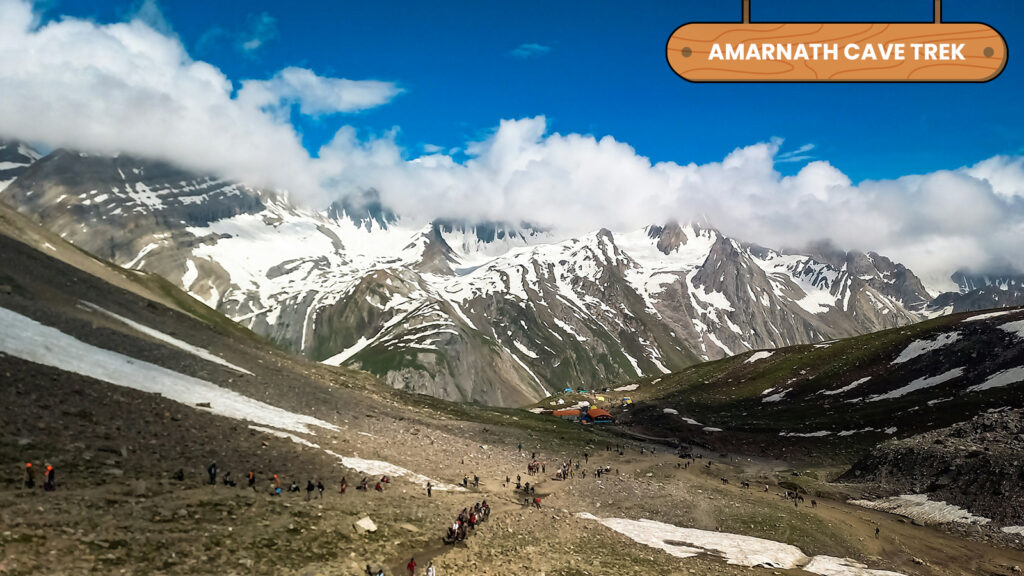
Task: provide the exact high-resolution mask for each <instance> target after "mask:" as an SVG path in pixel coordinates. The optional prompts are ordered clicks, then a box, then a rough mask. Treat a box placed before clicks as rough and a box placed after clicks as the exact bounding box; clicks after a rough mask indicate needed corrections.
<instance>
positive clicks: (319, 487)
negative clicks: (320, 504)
mask: <svg viewBox="0 0 1024 576" xmlns="http://www.w3.org/2000/svg"><path fill="white" fill-rule="evenodd" d="M316 491H317V492H319V493H320V494H319V495H320V499H321V500H323V499H324V483H323V481H321V480H320V479H319V478H317V479H316Z"/></svg>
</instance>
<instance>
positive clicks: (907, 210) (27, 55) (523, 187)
mask: <svg viewBox="0 0 1024 576" xmlns="http://www.w3.org/2000/svg"><path fill="white" fill-rule="evenodd" d="M0 61H2V62H4V65H3V66H0V92H2V94H3V97H2V98H0V135H3V136H8V137H15V138H20V139H24V140H29V141H33V142H45V143H47V144H49V145H52V146H65V147H70V148H77V149H83V150H86V151H90V152H124V153H130V154H136V155H141V156H147V157H155V158H162V159H166V160H169V161H172V162H175V163H177V164H180V165H182V166H184V167H186V168H190V169H193V170H198V171H210V172H214V173H217V174H220V175H222V176H225V177H228V178H236V179H241V180H245V181H247V182H250V183H253V184H258V185H268V186H276V187H279V188H285V189H288V190H289V191H290V193H291V194H292V195H293V196H294V197H296V198H299V199H301V200H303V201H305V202H307V203H310V204H322V203H324V202H326V201H328V200H330V199H332V198H336V197H338V196H340V195H341V194H345V193H349V192H351V191H352V190H354V189H360V188H367V187H374V188H376V189H377V190H379V191H380V193H381V195H382V198H383V200H384V201H385V202H387V203H389V204H390V205H391V206H392V207H393V208H394V209H395V210H396V211H397V212H398V213H400V214H404V215H408V216H412V217H415V218H417V219H420V220H423V221H426V220H429V219H432V218H435V217H449V218H452V217H462V218H467V219H490V220H507V221H513V222H515V221H528V222H533V223H535V224H538V225H542V226H547V227H551V228H554V229H555V230H558V231H561V232H564V233H565V234H574V233H579V232H582V231H587V230H593V229H597V228H600V227H607V228H610V229H612V230H627V229H634V228H637V227H640V226H644V225H647V224H650V223H662V222H664V221H666V220H668V219H671V218H675V219H679V220H681V221H686V220H697V219H703V218H705V217H706V218H708V219H709V220H710V221H711V222H712V223H713V224H714V225H716V226H718V227H719V228H721V229H722V230H723V231H724V232H726V233H727V234H730V235H732V236H734V237H736V238H740V239H743V240H748V241H753V242H758V243H761V244H764V245H768V246H773V247H779V246H786V247H800V246H803V245H804V244H806V243H807V242H809V241H812V240H818V239H822V238H831V239H833V240H834V241H835V243H836V244H837V245H839V246H842V247H845V248H848V249H861V250H875V251H878V252H880V253H882V254H885V255H887V256H890V257H892V258H894V259H896V260H898V261H901V262H903V263H905V264H907V265H908V266H909V267H910V268H911V269H913V270H914V271H915V272H917V273H918V274H919V275H921V276H922V277H923V278H924V279H925V281H926V282H927V283H928V284H929V286H943V287H946V286H948V285H949V283H948V276H949V275H950V274H951V273H952V272H953V271H954V270H955V269H956V268H958V267H966V266H969V267H972V268H974V269H975V270H983V269H985V268H986V267H994V266H1005V265H1006V264H1010V265H1014V266H1016V267H1018V268H1022V269H1024V251H1021V250H1020V249H1019V247H1020V246H1021V245H1024V161H1022V159H1021V158H1020V157H1002V156H1000V157H995V158H992V159H989V160H986V161H984V162H980V163H978V164H976V165H974V166H970V167H964V168H959V169H953V170H948V171H940V172H936V173H932V174H926V175H915V176H906V177H903V178H899V179H896V180H887V181H868V182H862V183H860V184H857V185H854V184H853V183H852V182H851V181H850V179H849V178H848V177H847V176H846V175H845V174H843V173H842V172H841V171H840V170H838V169H837V168H836V167H834V166H832V165H831V164H829V163H828V162H825V161H822V160H817V161H813V162H810V163H809V164H807V165H806V166H804V167H802V168H801V170H800V171H799V172H798V173H797V174H795V175H792V176H785V177H784V176H782V175H781V174H779V172H778V171H776V169H775V165H776V163H777V162H779V161H780V156H782V158H781V159H782V160H785V159H787V158H792V157H795V156H802V155H807V153H808V152H810V151H811V150H812V149H813V148H811V147H810V145H805V146H802V147H798V148H797V149H796V150H794V151H793V152H790V153H789V154H788V155H787V154H785V153H784V154H781V155H780V152H779V148H780V146H781V145H782V142H781V141H778V140H772V141H769V142H764V143H760V144H754V145H751V146H746V147H741V148H737V149H736V150H734V151H733V152H731V153H730V154H729V155H727V156H726V157H725V158H724V159H723V160H722V161H721V162H711V163H707V164H702V165H697V164H686V165H681V164H677V163H673V162H661V163H652V162H651V161H650V160H649V159H648V158H646V157H644V156H641V155H639V154H638V153H637V152H636V151H635V150H634V149H633V148H632V147H630V146H629V145H628V144H625V143H623V142H620V141H617V140H615V139H614V138H612V137H610V136H604V137H595V136H590V135H581V134H558V133H550V132H549V130H548V125H547V121H546V119H545V118H543V117H536V118H525V119H519V120H503V121H501V122H500V124H499V125H498V127H497V129H496V130H495V131H494V132H493V134H491V136H490V137H488V138H486V139H485V140H483V141H479V142H469V143H466V145H465V146H463V147H460V149H458V150H456V149H452V150H449V152H448V154H444V153H441V150H440V149H439V148H436V147H432V146H431V147H428V146H423V152H424V154H423V155H420V156H416V155H415V153H413V152H411V151H409V150H406V149H403V148H402V147H401V146H399V144H398V143H397V142H396V136H397V129H396V130H392V131H390V132H389V133H386V134H384V135H380V136H377V137H370V138H367V137H360V136H359V135H358V134H357V132H356V130H355V129H354V128H352V127H347V126H346V127H342V128H341V129H340V130H338V132H337V134H336V135H335V137H334V138H333V140H332V141H331V142H329V143H328V144H327V145H325V146H324V147H323V148H322V149H320V150H319V151H318V154H316V155H315V156H311V155H310V154H309V153H308V152H307V151H306V150H305V149H304V148H303V147H302V145H301V143H300V139H299V137H298V136H297V134H296V130H295V128H294V127H293V126H292V125H291V124H290V123H289V114H288V112H289V111H290V107H291V106H297V107H298V109H299V110H300V111H301V112H302V113H305V114H312V115H327V114H334V113H338V112H354V111H358V110H363V109H366V108H368V107H372V106H377V105H380V104H382V103H384V102H387V101H388V100H390V99H391V98H393V97H394V96H395V95H396V94H397V93H398V89H397V88H396V87H395V85H394V84H391V83H387V82H376V81H369V82H366V81H351V80H344V79H334V78H322V77H319V76H317V75H316V74H314V73H313V72H311V71H309V70H304V69H301V68H287V69H285V70H282V71H281V72H279V73H278V74H276V75H275V76H273V77H272V78H271V79H269V80H249V81H243V82H241V86H242V88H241V90H240V91H239V93H238V95H237V97H232V90H233V87H234V84H233V83H232V81H231V80H230V79H228V78H227V77H226V76H225V75H224V74H223V73H222V72H221V71H220V70H218V69H217V68H215V67H213V66H211V65H209V64H207V63H205V62H201V61H195V60H193V59H191V58H190V56H189V55H188V54H187V53H186V51H185V50H184V48H183V47H182V45H181V43H180V42H179V41H178V40H177V39H176V38H173V37H168V36H166V35H163V34H160V33H158V32H157V31H155V30H153V29H152V28H151V27H150V26H148V25H146V24H144V23H143V22H140V21H138V20H135V21H132V22H128V23H118V24H110V25H97V24H95V23H92V22H87V21H82V20H73V19H67V20H60V21H54V22H50V23H48V24H45V25H43V26H41V27H39V25H38V24H37V23H35V19H34V18H33V15H32V12H31V6H30V5H29V4H27V3H26V2H24V1H19V0H0ZM456 154H457V156H456ZM456 158H459V160H457V159H456Z"/></svg>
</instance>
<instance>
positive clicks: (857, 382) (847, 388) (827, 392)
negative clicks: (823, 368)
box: [821, 376, 871, 396]
mask: <svg viewBox="0 0 1024 576" xmlns="http://www.w3.org/2000/svg"><path fill="white" fill-rule="evenodd" d="M868 380H871V376H868V377H866V378H861V379H860V380H854V381H853V382H850V383H849V384H847V385H846V386H843V387H842V388H837V389H835V390H823V391H821V394H825V395H826V396H834V395H836V394H842V393H843V392H849V391H850V390H853V389H854V388H856V387H857V386H860V385H861V384H863V383H865V382H867V381H868Z"/></svg>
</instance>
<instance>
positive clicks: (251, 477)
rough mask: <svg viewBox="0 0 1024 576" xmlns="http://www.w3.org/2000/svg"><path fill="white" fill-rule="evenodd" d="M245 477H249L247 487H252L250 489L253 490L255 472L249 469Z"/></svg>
mask: <svg viewBox="0 0 1024 576" xmlns="http://www.w3.org/2000/svg"><path fill="white" fill-rule="evenodd" d="M246 478H248V479H249V488H252V491H253V492H255V491H256V473H255V472H253V471H252V470H249V474H248V475H247V476H246Z"/></svg>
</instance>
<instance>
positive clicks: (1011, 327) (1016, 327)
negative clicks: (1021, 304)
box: [999, 320, 1024, 339]
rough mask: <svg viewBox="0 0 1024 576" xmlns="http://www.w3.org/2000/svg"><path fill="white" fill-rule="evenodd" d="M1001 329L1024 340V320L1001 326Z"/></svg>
mask: <svg viewBox="0 0 1024 576" xmlns="http://www.w3.org/2000/svg"><path fill="white" fill-rule="evenodd" d="M999 329H1000V330H1003V331H1005V332H1009V333H1010V334H1016V336H1017V337H1018V338H1021V339H1024V320H1018V321H1016V322H1008V323H1006V324H1003V325H1002V326H1000V327H999Z"/></svg>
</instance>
